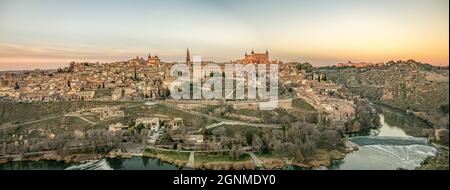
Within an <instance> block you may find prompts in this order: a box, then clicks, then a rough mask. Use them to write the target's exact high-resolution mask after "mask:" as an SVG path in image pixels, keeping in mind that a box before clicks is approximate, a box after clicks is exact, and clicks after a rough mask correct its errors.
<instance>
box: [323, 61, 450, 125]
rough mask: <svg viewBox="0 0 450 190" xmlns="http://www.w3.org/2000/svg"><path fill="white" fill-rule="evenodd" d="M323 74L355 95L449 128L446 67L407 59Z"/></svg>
mask: <svg viewBox="0 0 450 190" xmlns="http://www.w3.org/2000/svg"><path fill="white" fill-rule="evenodd" d="M334 68H336V67H334ZM323 71H324V72H325V73H326V74H327V78H329V79H331V80H333V81H335V82H336V83H338V84H341V85H343V86H345V87H347V88H348V89H349V90H350V91H351V92H353V93H354V94H358V95H362V96H364V97H367V98H369V99H372V100H375V101H379V102H381V103H385V104H388V105H391V106H393V107H397V108H400V109H404V110H409V111H412V112H414V113H415V114H416V115H417V116H419V117H421V118H423V119H425V120H427V121H429V122H430V123H432V124H434V125H435V126H439V127H447V126H448V103H449V99H448V94H449V70H448V67H438V66H432V65H429V64H424V63H420V62H416V61H413V60H408V61H397V62H394V61H390V62H388V63H386V64H383V65H374V66H370V67H364V68H349V69H338V68H336V69H333V67H328V68H326V69H323Z"/></svg>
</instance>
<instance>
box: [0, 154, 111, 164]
mask: <svg viewBox="0 0 450 190" xmlns="http://www.w3.org/2000/svg"><path fill="white" fill-rule="evenodd" d="M103 157H104V155H103V154H98V153H89V154H70V155H59V154H58V153H57V152H56V151H44V152H37V153H26V154H23V155H5V156H2V157H0V164H6V163H9V162H21V161H42V160H44V161H58V162H65V163H74V162H83V161H87V160H99V159H101V158H103Z"/></svg>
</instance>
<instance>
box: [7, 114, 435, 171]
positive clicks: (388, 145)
mask: <svg viewBox="0 0 450 190" xmlns="http://www.w3.org/2000/svg"><path fill="white" fill-rule="evenodd" d="M380 123H381V127H380V128H379V129H377V130H372V131H371V132H370V134H368V135H364V136H357V137H352V138H350V140H351V141H352V140H353V141H355V142H357V144H358V143H359V144H360V147H359V149H358V150H357V151H354V152H352V153H350V154H348V155H347V156H346V157H345V158H344V159H343V160H340V161H333V164H332V165H331V166H330V167H327V168H318V169H329V170H396V169H399V168H402V169H414V168H416V167H417V166H419V165H420V163H421V162H422V161H423V160H424V159H425V158H426V157H428V156H432V155H435V154H436V151H437V150H436V149H435V148H434V147H432V146H430V145H428V144H427V142H426V139H424V138H417V137H412V136H409V135H407V133H405V130H408V131H410V132H411V133H413V131H417V129H423V128H426V127H428V126H427V124H426V123H424V122H422V121H420V120H418V119H417V118H415V117H412V116H410V115H408V114H405V113H401V112H399V111H395V110H394V111H393V110H389V109H382V112H381V114H380ZM398 126H401V127H398ZM361 144H362V145H361ZM286 169H301V168H293V167H287V168H286ZM0 170H178V168H177V167H176V166H173V165H171V164H167V163H164V162H161V161H159V160H157V159H152V158H146V157H132V158H129V159H124V158H104V159H101V160H91V161H85V162H82V163H64V162H58V161H30V162H11V163H7V164H0Z"/></svg>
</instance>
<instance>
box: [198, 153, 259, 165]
mask: <svg viewBox="0 0 450 190" xmlns="http://www.w3.org/2000/svg"><path fill="white" fill-rule="evenodd" d="M249 160H251V157H250V155H248V154H242V155H241V157H240V158H239V160H234V159H233V158H231V157H230V156H229V155H228V154H220V153H219V154H206V153H195V162H200V163H208V162H236V161H249Z"/></svg>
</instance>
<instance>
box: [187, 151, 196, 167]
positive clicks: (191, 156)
mask: <svg viewBox="0 0 450 190" xmlns="http://www.w3.org/2000/svg"><path fill="white" fill-rule="evenodd" d="M194 154H195V153H194V152H193V151H191V153H190V154H189V159H188V161H187V164H186V167H187V168H195V158H194Z"/></svg>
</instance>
